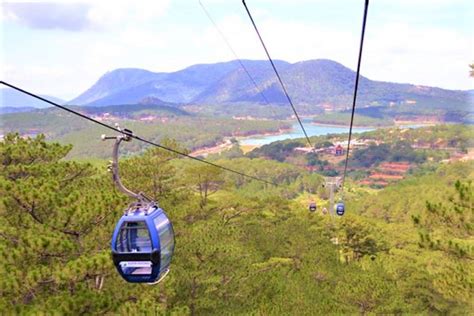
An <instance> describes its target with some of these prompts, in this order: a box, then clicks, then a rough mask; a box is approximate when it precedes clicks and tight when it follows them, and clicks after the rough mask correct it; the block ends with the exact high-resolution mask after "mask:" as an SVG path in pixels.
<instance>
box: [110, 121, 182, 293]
mask: <svg viewBox="0 0 474 316" xmlns="http://www.w3.org/2000/svg"><path fill="white" fill-rule="evenodd" d="M121 131H122V132H123V135H119V136H116V137H106V136H105V135H102V139H103V140H106V139H115V145H114V151H113V161H112V165H111V166H110V169H111V171H112V176H113V180H114V183H115V185H116V186H117V187H118V188H119V189H120V190H121V191H122V192H123V193H125V194H127V195H129V196H131V197H133V198H135V199H137V201H136V202H135V203H132V204H131V205H130V206H129V207H128V208H127V210H126V211H125V213H124V215H123V216H122V218H120V220H119V221H118V223H117V225H116V227H115V230H114V233H113V235H112V241H111V250H112V258H113V262H114V265H115V267H116V268H117V271H118V272H119V274H120V275H121V276H122V278H123V279H124V280H125V281H127V282H132V283H152V284H154V283H158V282H160V281H161V280H163V278H164V277H165V276H166V275H167V274H168V272H169V267H170V263H171V258H172V257H173V252H174V231H173V225H172V224H171V222H170V220H169V219H168V217H167V215H166V213H165V212H164V211H163V210H162V209H161V208H160V207H159V206H158V204H157V203H156V202H154V201H152V200H151V199H149V198H148V197H146V196H145V195H144V194H143V193H134V192H132V191H130V190H129V189H127V188H126V187H124V186H123V184H122V182H121V181H120V177H119V172H118V149H119V145H120V143H121V142H122V141H130V140H131V137H130V135H132V132H131V131H129V130H126V129H124V130H121Z"/></svg>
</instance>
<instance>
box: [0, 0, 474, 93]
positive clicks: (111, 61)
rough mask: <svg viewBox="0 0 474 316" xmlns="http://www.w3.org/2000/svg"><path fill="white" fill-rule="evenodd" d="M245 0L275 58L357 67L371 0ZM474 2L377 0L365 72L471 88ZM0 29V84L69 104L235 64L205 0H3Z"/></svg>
mask: <svg viewBox="0 0 474 316" xmlns="http://www.w3.org/2000/svg"><path fill="white" fill-rule="evenodd" d="M201 1H202V2H203V3H204V5H205V6H206V8H207V9H208V11H209V12H210V13H211V15H212V16H213V17H214V19H215V21H216V22H217V24H218V25H219V27H220V28H221V30H222V31H223V32H224V33H225V34H226V36H227V38H228V40H229V41H230V43H231V44H232V46H233V48H234V50H235V51H236V52H237V54H238V55H239V57H240V58H242V59H265V54H264V52H263V50H262V48H261V47H260V44H259V42H258V39H257V37H256V35H255V33H254V31H253V29H252V26H251V24H250V22H249V20H248V17H247V15H246V13H245V10H244V8H243V6H242V4H241V1H240V0H201ZM246 2H247V5H248V6H249V8H250V10H251V11H252V12H253V15H254V18H255V20H256V22H257V25H258V26H259V28H260V30H261V33H262V35H263V37H264V39H265V41H266V43H267V46H268V48H269V50H270V53H271V55H272V57H273V58H275V59H283V60H287V61H289V62H297V61H302V60H308V59H317V58H329V59H333V60H335V61H338V62H340V63H342V64H344V65H345V66H347V67H349V68H351V69H355V66H356V62H357V50H358V42H359V36H360V28H361V21H362V9H363V0H332V1H329V0H312V1H310V0H292V1H283V0H247V1H246ZM473 2H474V1H467V0H397V1H393V0H371V3H370V8H369V16H368V24H367V33H366V44H365V47H364V57H363V63H362V74H363V75H365V76H367V77H369V78H370V79H374V80H383V81H394V82H403V83H413V84H419V85H430V86H438V87H442V88H448V89H473V88H474V80H472V79H470V78H469V77H468V64H469V63H473V62H474V48H473V45H474V35H473V32H474V31H473V30H474V25H473V21H474V4H472V3H473ZM0 23H1V28H0V36H1V37H0V41H1V45H2V49H1V52H0V53H1V55H0V62H1V68H0V76H1V78H2V79H3V80H6V81H9V82H11V83H13V84H16V85H19V86H22V87H23V88H25V89H27V90H31V91H33V92H36V93H41V94H49V95H54V96H57V97H61V98H65V99H71V98H73V97H75V96H77V95H78V94H80V93H82V92H83V91H84V90H86V89H87V88H89V87H90V86H91V85H92V84H93V83H94V82H96V81H97V79H98V78H99V77H100V76H101V75H103V74H104V73H105V72H107V71H111V70H113V69H116V68H124V67H136V68H145V69H148V70H151V71H157V72H159V71H175V70H179V69H182V68H185V67H187V66H189V65H192V64H196V63H212V62H219V61H227V60H231V59H233V55H232V53H231V52H230V51H229V49H228V48H227V47H226V46H225V44H224V42H223V41H222V39H221V38H220V37H219V35H218V33H217V32H216V30H215V29H214V28H213V26H212V24H211V23H210V22H209V20H208V19H207V17H206V16H205V14H204V13H203V11H202V9H201V7H200V6H199V2H198V1H197V0H154V1H151V0H150V1H145V0H142V1H140V0H137V1H125V0H115V1H108V0H102V1H92V0H87V1H56V2H51V1H48V2H41V1H30V2H25V1H11V2H8V1H6V2H5V1H3V2H2V3H1V14H0ZM283 80H284V78H283ZM290 93H291V91H290Z"/></svg>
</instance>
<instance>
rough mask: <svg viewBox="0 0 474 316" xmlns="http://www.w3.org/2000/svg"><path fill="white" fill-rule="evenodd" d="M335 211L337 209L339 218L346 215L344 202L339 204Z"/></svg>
mask: <svg viewBox="0 0 474 316" xmlns="http://www.w3.org/2000/svg"><path fill="white" fill-rule="evenodd" d="M335 209H336V214H337V215H339V216H342V215H344V212H345V206H344V203H343V202H339V203H337V204H336V206H335Z"/></svg>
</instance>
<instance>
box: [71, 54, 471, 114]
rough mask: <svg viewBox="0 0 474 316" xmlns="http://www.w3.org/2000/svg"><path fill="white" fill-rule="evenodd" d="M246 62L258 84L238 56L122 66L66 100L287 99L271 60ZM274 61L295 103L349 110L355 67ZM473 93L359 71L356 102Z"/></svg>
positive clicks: (458, 99)
mask: <svg viewBox="0 0 474 316" xmlns="http://www.w3.org/2000/svg"><path fill="white" fill-rule="evenodd" d="M242 63H243V64H244V65H245V67H246V68H247V70H248V72H249V73H250V74H251V75H252V77H253V79H254V80H255V82H256V84H257V86H258V89H257V88H256V87H255V86H254V85H253V83H252V81H251V80H250V79H249V78H248V76H247V74H246V72H245V70H244V69H242V67H241V66H240V64H239V62H238V61H237V60H234V61H229V62H222V63H215V64H199V65H193V66H190V67H188V68H185V69H183V70H180V71H176V72H170V73H164V72H151V71H148V70H144V69H133V68H123V69H117V70H114V71H111V72H108V73H106V74H104V75H103V76H102V77H101V78H100V79H99V80H98V81H97V82H96V83H95V84H94V85H93V86H92V87H91V88H89V89H88V90H87V91H85V92H84V93H82V94H81V95H79V96H78V97H76V98H75V99H73V100H71V101H70V102H68V103H69V104H76V105H87V106H105V105H112V104H135V103H139V102H140V101H141V100H143V99H144V98H147V97H154V98H158V99H161V100H163V101H165V102H171V103H180V104H182V103H186V104H189V103H190V104H203V105H205V104H225V105H232V104H239V103H265V99H266V100H267V101H269V102H270V103H274V104H282V105H283V104H286V98H285V96H284V94H283V93H282V90H281V87H280V86H279V83H278V81H277V78H276V76H275V74H274V73H273V70H272V69H271V66H270V65H269V63H268V61H263V60H242ZM275 65H276V67H277V69H278V70H279V72H280V74H281V77H282V79H283V82H284V84H285V86H286V88H287V90H288V93H289V95H290V96H291V98H292V99H293V101H294V103H295V104H306V105H322V106H326V107H329V108H331V107H332V108H333V109H345V108H347V107H348V106H349V105H350V103H351V100H352V93H353V89H354V81H355V75H356V74H355V72H354V71H352V70H351V69H349V68H347V67H345V66H343V65H341V64H339V63H337V62H335V61H332V60H327V59H317V60H308V61H302V62H297V63H288V62H286V61H282V60H276V61H275ZM262 95H263V96H264V97H263V96H262ZM470 96H471V93H470V92H469V91H461V90H446V89H441V88H435V87H427V86H419V85H413V84H400V83H391V82H382V81H375V80H370V79H368V78H366V77H364V76H361V78H360V82H359V93H358V104H359V105H360V106H361V107H364V106H374V105H378V106H383V105H397V104H398V105H401V104H417V103H419V104H422V105H423V104H424V105H427V104H429V105H431V106H434V107H441V108H447V107H449V108H453V107H454V108H456V109H468V108H469V107H470V102H471V100H470ZM471 98H472V97H471Z"/></svg>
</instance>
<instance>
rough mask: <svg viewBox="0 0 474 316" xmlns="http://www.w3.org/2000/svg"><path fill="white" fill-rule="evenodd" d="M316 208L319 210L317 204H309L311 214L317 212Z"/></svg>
mask: <svg viewBox="0 0 474 316" xmlns="http://www.w3.org/2000/svg"><path fill="white" fill-rule="evenodd" d="M316 208H317V206H316V203H315V202H311V203H309V211H310V212H311V213H313V212H316Z"/></svg>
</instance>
